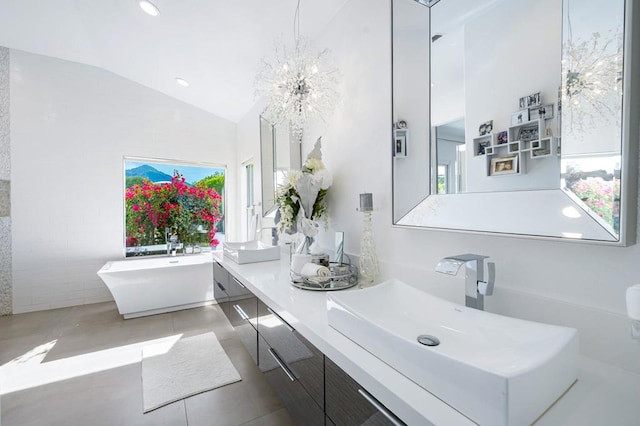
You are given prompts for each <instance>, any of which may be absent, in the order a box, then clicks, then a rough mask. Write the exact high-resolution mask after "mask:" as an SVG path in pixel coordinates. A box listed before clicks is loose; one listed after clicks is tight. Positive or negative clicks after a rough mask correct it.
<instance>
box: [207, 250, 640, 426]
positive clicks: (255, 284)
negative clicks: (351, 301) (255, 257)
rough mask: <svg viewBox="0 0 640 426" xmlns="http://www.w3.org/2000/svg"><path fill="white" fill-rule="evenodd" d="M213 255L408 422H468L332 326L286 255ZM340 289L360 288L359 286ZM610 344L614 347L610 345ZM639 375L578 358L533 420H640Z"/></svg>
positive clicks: (583, 424)
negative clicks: (568, 384)
mask: <svg viewBox="0 0 640 426" xmlns="http://www.w3.org/2000/svg"><path fill="white" fill-rule="evenodd" d="M213 256H214V259H215V260H217V261H220V262H221V263H222V265H223V266H224V267H225V268H226V269H227V270H228V271H230V272H232V273H233V274H234V275H235V276H236V278H238V279H239V280H240V281H241V282H242V283H243V284H244V285H246V286H247V288H248V289H250V290H251V291H252V292H253V293H254V294H255V295H256V296H258V297H259V298H260V299H262V300H263V301H264V302H265V303H266V304H268V305H269V306H270V307H271V308H272V309H273V310H275V311H276V312H277V313H278V314H279V315H280V316H282V317H283V318H284V319H285V320H287V321H288V322H289V323H290V324H291V325H292V326H293V327H295V328H296V329H297V330H298V332H300V334H302V335H303V336H304V337H305V338H306V339H307V340H309V342H311V343H312V344H313V345H315V346H316V347H317V348H318V349H319V350H320V351H322V352H323V353H324V354H325V355H326V356H328V357H329V358H331V360H332V361H334V362H335V363H336V364H338V365H339V366H340V367H341V368H342V369H343V370H344V371H345V372H346V373H347V374H349V375H350V376H351V377H353V378H354V379H355V380H356V381H357V382H358V383H360V384H361V385H362V386H363V387H365V388H366V389H367V391H369V392H370V393H371V394H372V395H374V396H375V397H376V398H377V399H378V400H379V401H380V402H382V403H383V404H384V405H385V406H386V407H387V408H389V409H390V410H391V411H393V412H394V413H395V414H396V415H397V416H398V417H400V418H401V419H402V420H403V421H404V422H405V423H407V424H408V425H423V424H424V425H428V424H436V425H447V426H449V425H452V426H454V425H472V424H474V423H473V422H472V421H471V420H469V419H468V418H467V417H465V416H464V415H462V414H461V413H459V412H458V411H456V410H455V409H453V408H451V407H450V406H448V405H447V404H445V403H443V402H442V401H441V400H439V399H438V398H436V397H435V396H433V395H432V394H430V393H429V392H427V391H426V390H424V389H423V388H421V387H420V386H418V385H417V384H415V383H414V382H412V381H411V380H409V379H408V378H406V377H405V376H403V375H402V374H400V373H398V372H397V371H396V370H394V369H393V368H391V367H390V366H388V365H387V364H385V363H384V362H382V361H380V360H379V359H378V358H376V357H375V356H373V355H372V354H371V353H369V352H367V351H366V350H364V349H363V348H361V347H360V346H358V345H357V344H355V343H354V342H352V341H351V340H349V339H348V338H346V337H345V336H343V335H342V334H340V333H339V332H337V331H336V330H334V329H333V328H332V327H330V326H329V323H328V318H327V309H326V294H327V292H321V291H309V290H301V289H298V288H295V287H293V286H292V285H291V284H290V278H289V262H288V259H281V260H278V261H272V262H261V263H251V264H244V265H238V264H236V263H235V262H233V261H229V260H225V259H223V256H222V253H220V252H216V253H214V255H213ZM340 291H358V289H357V287H353V288H351V289H347V290H340ZM612 350H615V349H614V348H612ZM638 395H640V375H638V374H634V373H632V372H629V371H626V370H622V369H619V368H616V367H613V366H611V365H608V364H604V363H601V362H598V361H595V360H592V359H589V358H584V357H583V358H581V360H580V373H579V378H578V381H577V382H576V383H575V384H574V385H573V386H572V388H571V389H570V390H569V391H568V392H567V393H566V394H565V395H564V396H563V397H562V398H561V399H560V400H559V401H557V402H556V404H555V405H553V406H552V407H551V408H550V409H549V410H548V411H547V412H546V413H545V414H544V415H543V416H542V417H541V418H540V419H539V420H538V421H537V422H536V425H553V426H558V425H575V426H588V425H594V426H595V425H602V424H611V425H616V426H618V425H620V426H622V425H630V426H631V425H634V426H638V425H640V403H639V402H640V400H638Z"/></svg>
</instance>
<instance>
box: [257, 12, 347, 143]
mask: <svg viewBox="0 0 640 426" xmlns="http://www.w3.org/2000/svg"><path fill="white" fill-rule="evenodd" d="M294 39H295V45H294V49H293V52H290V51H288V50H287V48H286V46H285V47H282V48H281V49H278V48H276V51H275V59H274V61H273V62H269V61H267V60H263V62H264V64H263V68H262V70H261V71H260V73H259V74H258V75H257V77H256V95H257V96H259V97H260V96H263V97H265V98H266V101H267V106H266V109H265V111H264V112H263V116H264V117H266V118H267V119H268V120H269V121H271V123H273V124H280V123H282V122H286V121H288V122H289V124H290V129H291V131H292V132H293V133H294V134H295V135H298V136H300V135H301V134H302V130H303V129H304V126H305V124H306V123H307V121H308V120H309V119H310V118H312V117H319V118H320V119H322V120H323V121H325V119H326V117H327V116H328V115H329V114H330V113H331V112H332V110H333V108H334V107H335V105H336V104H337V102H338V98H339V96H338V92H337V85H338V81H337V79H338V71H337V69H335V68H332V67H331V65H330V64H329V61H328V58H327V56H328V54H329V51H328V50H327V49H324V50H322V51H320V52H319V53H318V54H313V53H311V52H310V49H309V48H308V43H307V42H306V41H304V40H300V0H298V5H297V7H296V12H295V17H294Z"/></svg>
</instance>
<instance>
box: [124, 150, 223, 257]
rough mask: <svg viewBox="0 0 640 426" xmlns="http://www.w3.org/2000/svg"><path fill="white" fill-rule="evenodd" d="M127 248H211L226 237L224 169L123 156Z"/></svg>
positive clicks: (139, 252) (146, 251)
mask: <svg viewBox="0 0 640 426" xmlns="http://www.w3.org/2000/svg"><path fill="white" fill-rule="evenodd" d="M124 169H125V178H124V195H125V197H124V198H125V253H126V256H127V257H129V256H144V255H154V254H166V253H171V252H172V251H174V252H177V253H192V252H196V253H197V252H199V251H202V250H211V249H213V248H215V247H216V246H217V245H218V244H220V243H222V241H224V233H225V229H224V195H225V194H224V183H225V168H224V167H223V166H218V165H214V164H202V163H186V162H177V161H167V160H158V159H141V158H125V159H124Z"/></svg>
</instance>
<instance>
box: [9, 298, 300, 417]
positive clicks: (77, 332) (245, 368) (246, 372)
mask: <svg viewBox="0 0 640 426" xmlns="http://www.w3.org/2000/svg"><path fill="white" fill-rule="evenodd" d="M207 331H213V332H214V333H215V334H216V336H217V337H218V339H219V340H220V342H221V344H222V346H223V347H224V349H225V351H226V352H227V354H228V355H229V358H230V359H231V361H232V363H233V364H234V366H235V367H236V369H237V370H238V372H239V373H240V375H241V377H242V381H240V382H238V383H234V384H230V385H227V386H223V387H221V388H218V389H214V390H212V391H209V392H205V393H202V394H199V395H196V396H193V397H190V398H187V399H185V400H183V401H178V402H176V403H173V404H170V405H167V406H165V407H162V408H160V409H158V410H155V411H152V412H150V413H147V414H143V413H142V385H141V377H140V368H141V367H140V363H139V362H134V361H131V362H134V363H132V364H128V365H124V366H119V367H117V368H111V369H108V370H106V371H101V372H98V373H92V374H86V375H82V376H78V377H73V374H76V373H75V372H74V373H73V374H71V378H69V379H66V380H62V381H58V382H53V383H44V384H41V385H39V386H36V387H32V388H29V389H25V390H21V391H18V392H14V393H11V394H7V395H3V396H2V413H1V415H2V418H1V424H2V426H29V425H37V426H42V425H44V426H49V425H64V426H75V425H82V426H84V425H98V426H100V425H109V426H112V425H123V426H130V425H167V426H174V425H176V426H181V425H187V424H189V425H191V426H198V425H216V426H224V425H231V426H238V425H242V424H245V423H247V422H250V423H249V424H251V425H252V426H257V425H263V426H267V425H288V424H291V423H290V419H289V417H288V415H287V413H286V410H284V406H283V404H282V402H281V401H280V399H279V398H278V396H277V395H276V394H275V392H274V391H273V389H272V388H271V387H270V385H269V383H268V382H267V381H266V380H265V378H264V376H263V375H262V373H260V371H259V370H258V368H257V366H256V365H255V363H254V361H253V360H252V359H251V357H250V356H249V354H248V352H247V351H246V349H245V348H244V346H242V343H241V342H240V340H239V338H238V334H237V333H236V332H235V330H234V329H233V327H231V325H230V324H229V322H228V321H227V319H226V317H225V316H224V314H223V312H222V310H221V309H220V308H219V307H218V306H217V305H213V306H208V307H203V308H197V309H190V310H185V311H179V312H173V313H167V314H161V315H154V316H150V317H143V318H136V319H131V320H124V319H123V318H122V316H121V315H119V314H118V312H117V308H116V306H115V304H114V303H113V302H108V303H99V304H94V305H85V306H77V307H72V308H65V309H56V310H51V311H45V312H35V313H28V314H21V315H14V316H8V317H0V365H2V364H4V363H5V362H7V361H10V360H12V359H14V358H16V357H18V356H21V355H23V354H25V353H26V352H28V351H30V350H32V349H33V348H34V347H36V346H39V345H42V344H44V343H47V342H50V341H52V340H57V342H56V344H55V346H54V347H53V348H52V349H51V350H50V352H49V353H48V355H47V356H46V358H45V359H44V363H48V362H54V361H56V360H64V359H67V358H69V357H73V356H78V355H84V354H92V353H94V352H97V351H102V350H105V349H112V348H118V347H121V346H124V345H130V344H134V343H140V342H145V341H148V340H153V339H156V338H161V337H167V336H173V335H176V334H183V335H184V336H192V335H195V334H200V333H202V332H207ZM75 362H76V361H75V360H74V361H73V362H72V363H71V364H72V365H75ZM52 365H56V368H57V364H52ZM67 377H68V376H67ZM45 382H46V380H45ZM187 420H188V423H187Z"/></svg>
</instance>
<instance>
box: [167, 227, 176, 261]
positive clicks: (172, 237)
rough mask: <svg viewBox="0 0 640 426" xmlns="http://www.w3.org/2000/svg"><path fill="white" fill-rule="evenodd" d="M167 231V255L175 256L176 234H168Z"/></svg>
mask: <svg viewBox="0 0 640 426" xmlns="http://www.w3.org/2000/svg"><path fill="white" fill-rule="evenodd" d="M169 232H170V231H167V232H166V234H165V238H166V239H167V254H168V255H169V256H175V255H176V251H177V250H178V234H176V233H175V232H173V233H171V234H170V233H169Z"/></svg>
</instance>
